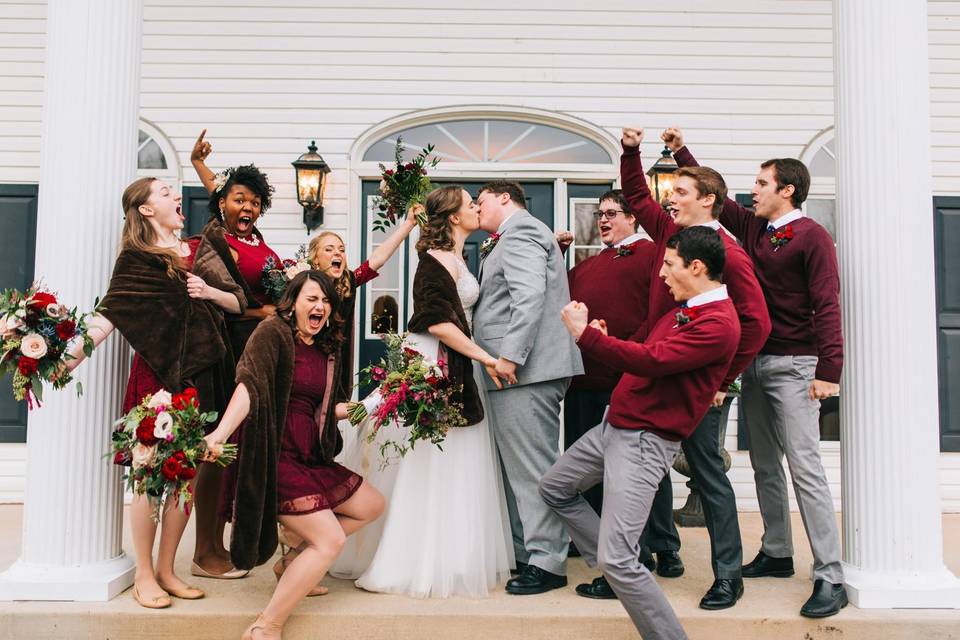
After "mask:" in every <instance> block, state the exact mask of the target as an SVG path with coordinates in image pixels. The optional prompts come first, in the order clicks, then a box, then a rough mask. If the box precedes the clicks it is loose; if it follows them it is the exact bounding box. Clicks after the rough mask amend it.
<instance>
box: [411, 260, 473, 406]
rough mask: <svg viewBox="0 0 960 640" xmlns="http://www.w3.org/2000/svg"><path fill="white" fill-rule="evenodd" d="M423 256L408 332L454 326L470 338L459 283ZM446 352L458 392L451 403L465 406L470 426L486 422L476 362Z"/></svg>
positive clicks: (441, 267) (452, 351) (416, 276)
mask: <svg viewBox="0 0 960 640" xmlns="http://www.w3.org/2000/svg"><path fill="white" fill-rule="evenodd" d="M419 255H420V264H419V265H418V266H417V274H416V275H415V276H414V278H413V316H411V318H410V320H409V322H407V329H409V330H410V331H414V332H417V333H426V332H427V330H428V329H429V328H430V327H431V326H432V325H435V324H440V323H441V322H452V323H453V324H455V325H457V327H459V329H460V330H461V331H463V333H464V335H466V336H467V337H468V338H469V337H470V327H469V325H468V324H467V316H466V314H465V313H464V312H463V305H461V304H460V294H459V293H458V292H457V283H456V282H454V280H453V277H452V276H451V275H450V272H449V271H447V268H446V267H444V266H443V265H442V264H441V263H440V261H439V260H437V259H436V258H434V257H433V256H431V255H430V254H429V253H427V252H426V251H423V252H421V253H420V254H419ZM446 351H447V375H448V376H449V377H450V379H451V380H452V381H453V384H454V389H457V391H455V392H454V394H453V397H452V398H451V399H452V401H453V402H460V403H462V404H463V417H464V418H466V419H467V424H468V425H470V424H476V423H478V422H480V421H481V420H482V419H483V405H482V404H481V403H480V394H479V392H478V391H477V381H476V380H474V377H473V362H472V361H471V360H470V358H468V357H467V356H465V355H463V354H461V353H459V352H458V351H454V350H453V349H446Z"/></svg>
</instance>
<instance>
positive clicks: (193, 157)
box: [190, 129, 213, 163]
mask: <svg viewBox="0 0 960 640" xmlns="http://www.w3.org/2000/svg"><path fill="white" fill-rule="evenodd" d="M205 135H207V130H206V129H204V130H203V131H201V132H200V137H198V138H197V141H196V142H194V143H193V150H192V151H190V162H194V163H196V162H201V163H202V162H204V161H205V160H206V159H207V156H209V155H210V153H211V152H212V151H213V147H212V146H210V143H209V142H207V141H206V140H204V139H203V136H205Z"/></svg>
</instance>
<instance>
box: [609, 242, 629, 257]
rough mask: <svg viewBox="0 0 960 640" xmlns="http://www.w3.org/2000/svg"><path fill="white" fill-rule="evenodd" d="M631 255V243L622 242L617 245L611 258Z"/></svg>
mask: <svg viewBox="0 0 960 640" xmlns="http://www.w3.org/2000/svg"><path fill="white" fill-rule="evenodd" d="M632 255H633V245H629V244H622V245H620V246H619V247H617V255H615V256H613V259H614V260H616V259H617V258H622V257H623V256H632Z"/></svg>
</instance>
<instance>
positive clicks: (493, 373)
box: [483, 356, 503, 389]
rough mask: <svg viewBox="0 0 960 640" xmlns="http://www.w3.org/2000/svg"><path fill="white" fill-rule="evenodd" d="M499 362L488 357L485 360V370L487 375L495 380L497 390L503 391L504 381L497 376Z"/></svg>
mask: <svg viewBox="0 0 960 640" xmlns="http://www.w3.org/2000/svg"><path fill="white" fill-rule="evenodd" d="M497 362H498V360H497V359H496V358H494V357H492V356H487V357H486V358H484V359H483V368H484V369H486V371H487V375H488V376H490V379H491V380H493V384H495V385H497V389H503V381H502V380H500V376H498V375H497Z"/></svg>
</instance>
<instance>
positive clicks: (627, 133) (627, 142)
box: [623, 127, 643, 147]
mask: <svg viewBox="0 0 960 640" xmlns="http://www.w3.org/2000/svg"><path fill="white" fill-rule="evenodd" d="M641 142H643V129H632V128H629V127H624V129H623V144H624V146H627V147H639V146H640V143H641Z"/></svg>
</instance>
